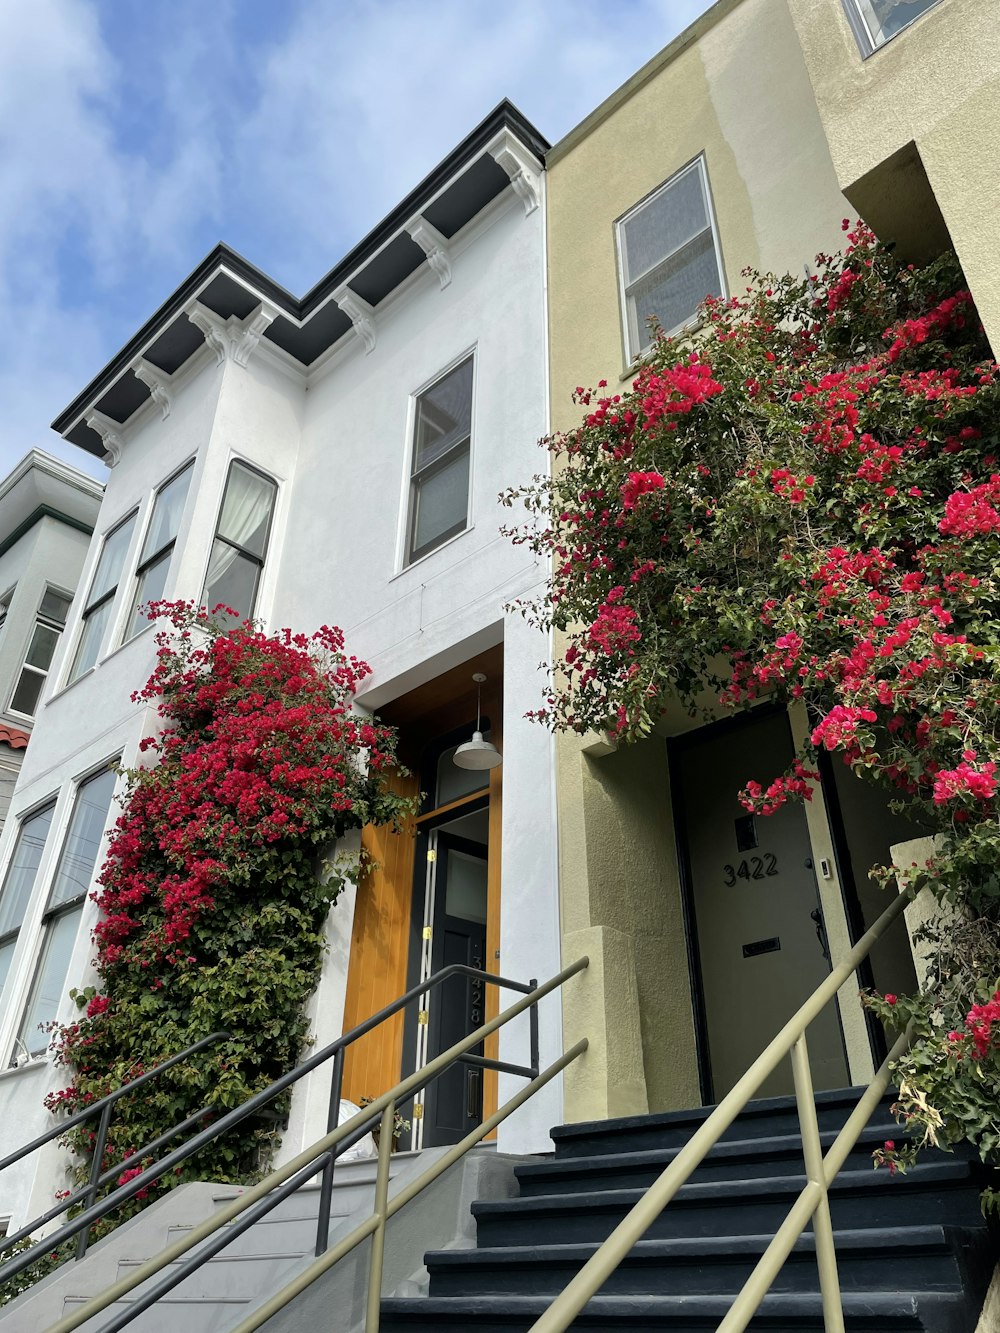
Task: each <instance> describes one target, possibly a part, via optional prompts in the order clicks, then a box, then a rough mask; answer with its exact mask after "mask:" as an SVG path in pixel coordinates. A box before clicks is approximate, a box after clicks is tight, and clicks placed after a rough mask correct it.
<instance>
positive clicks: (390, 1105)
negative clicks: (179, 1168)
mask: <svg viewBox="0 0 1000 1333" xmlns="http://www.w3.org/2000/svg"><path fill="white" fill-rule="evenodd" d="M589 962H590V960H589V958H586V957H583V958H579V959H577V961H576V962H575V963H571V964H570V965H569V967H565V968H563V970H562V971H561V972H559V973H557V974H556V975H555V976H554V977H551V978H550V979H549V980H548V981H546V982H545V983H544V984H543V985H541V986H539V987H538V988H537V989H535V990H532V991H530V992H529V993H528V994H527V995H524V996H522V997H521V999H519V1000H517V1001H516V1002H515V1003H514V1004H512V1005H510V1007H509V1008H507V1009H505V1010H504V1011H503V1012H502V1013H500V1014H498V1015H497V1016H496V1017H495V1018H492V1019H490V1021H489V1022H488V1023H484V1024H483V1025H482V1027H479V1028H477V1029H476V1030H475V1032H472V1033H470V1034H469V1035H468V1036H467V1037H463V1039H462V1040H461V1041H459V1042H456V1043H455V1045H454V1046H451V1047H449V1048H448V1050H446V1051H443V1052H442V1053H441V1054H440V1055H439V1056H437V1057H435V1059H433V1060H431V1061H430V1062H429V1063H428V1064H426V1065H424V1066H423V1068H421V1069H418V1070H417V1071H416V1072H415V1073H413V1074H411V1075H410V1076H409V1077H408V1078H405V1079H403V1080H402V1081H401V1082H400V1083H398V1084H397V1085H396V1086H395V1087H394V1088H391V1089H390V1090H389V1091H388V1092H384V1093H382V1095H381V1096H380V1097H376V1098H375V1099H374V1100H373V1101H372V1102H370V1103H369V1104H368V1105H367V1106H366V1107H365V1108H364V1110H363V1111H359V1112H358V1114H357V1115H354V1116H352V1117H351V1118H350V1120H345V1121H344V1122H343V1124H340V1125H338V1126H337V1127H336V1128H335V1129H333V1130H331V1131H330V1133H329V1134H326V1135H324V1137H323V1138H321V1139H318V1140H317V1141H316V1142H315V1143H314V1144H312V1146H311V1147H309V1148H306V1149H304V1150H303V1151H302V1152H301V1153H299V1154H298V1155H297V1156H296V1157H293V1158H292V1160H291V1161H289V1162H286V1163H285V1165H284V1166H282V1167H279V1168H278V1169H277V1170H275V1171H272V1172H271V1174H270V1175H268V1176H265V1177H264V1179H263V1180H261V1181H260V1182H259V1183H258V1184H256V1185H254V1186H252V1187H251V1188H249V1189H247V1190H246V1191H245V1192H244V1193H243V1194H241V1195H240V1196H239V1197H238V1198H236V1199H233V1200H232V1202H231V1203H228V1204H227V1205H226V1206H225V1207H224V1208H221V1209H219V1211H218V1212H216V1213H213V1214H212V1216H211V1217H209V1218H207V1219H206V1220H205V1221H204V1222H201V1223H199V1225H197V1226H195V1227H192V1228H191V1230H190V1231H189V1232H188V1233H187V1234H186V1235H185V1236H183V1237H182V1238H181V1239H180V1240H177V1241H175V1242H174V1243H173V1244H172V1245H169V1246H168V1247H167V1248H166V1249H165V1250H162V1251H161V1252H160V1253H159V1254H158V1255H154V1257H153V1258H151V1259H148V1260H147V1261H146V1262H145V1263H143V1264H140V1265H138V1266H137V1267H136V1269H135V1270H134V1271H133V1272H132V1273H130V1274H129V1275H128V1276H126V1277H123V1278H120V1279H119V1280H118V1281H117V1282H116V1283H114V1285H113V1286H110V1287H108V1288H106V1289H105V1290H104V1291H102V1292H101V1293H100V1294H99V1295H97V1296H94V1297H92V1298H91V1299H90V1300H89V1301H87V1302H86V1303H85V1304H83V1305H82V1306H80V1307H79V1308H78V1309H77V1310H74V1311H73V1312H72V1313H71V1314H68V1315H65V1316H64V1317H63V1318H62V1319H60V1320H59V1321H58V1323H55V1324H53V1325H51V1327H50V1328H49V1330H48V1333H70V1331H71V1330H72V1329H76V1328H79V1327H80V1325H81V1324H85V1323H86V1322H87V1321H88V1320H89V1319H92V1318H93V1317H94V1316H95V1315H97V1314H100V1312H101V1311H102V1310H106V1309H107V1308H108V1306H109V1305H112V1304H113V1303H114V1302H115V1301H117V1300H120V1299H121V1298H122V1297H123V1296H126V1295H127V1294H128V1293H129V1292H130V1291H133V1290H134V1289H135V1288H136V1287H138V1286H140V1285H141V1284H142V1283H144V1282H147V1281H148V1280H149V1279H150V1278H151V1277H154V1276H155V1275H156V1274H157V1273H160V1272H162V1271H163V1270H164V1269H165V1268H166V1267H167V1266H168V1265H170V1264H173V1263H175V1262H176V1261H177V1260H178V1259H180V1258H181V1256H182V1255H184V1254H187V1252H188V1251H189V1250H191V1249H193V1248H194V1246H196V1245H200V1244H201V1242H202V1241H204V1240H206V1239H207V1238H208V1237H209V1236H211V1235H213V1234H214V1233H215V1232H217V1231H219V1229H220V1228H221V1227H223V1226H225V1225H226V1224H227V1223H228V1222H231V1221H233V1220H234V1219H235V1218H237V1217H239V1215H240V1214H241V1213H243V1212H245V1211H246V1210H247V1209H248V1208H250V1207H251V1206H252V1205H254V1204H256V1203H258V1202H260V1201H261V1200H263V1199H264V1198H265V1197H266V1196H267V1195H269V1194H272V1193H273V1192H274V1191H276V1189H277V1188H278V1187H279V1186H281V1185H283V1184H285V1182H291V1180H292V1177H300V1178H301V1180H300V1183H304V1182H305V1181H306V1180H308V1179H311V1178H312V1177H313V1176H315V1175H316V1174H317V1173H318V1171H319V1170H320V1169H321V1168H322V1166H323V1163H324V1161H325V1160H326V1159H327V1158H328V1157H329V1154H330V1151H331V1149H333V1148H335V1147H336V1146H337V1144H339V1143H341V1142H342V1141H343V1140H345V1139H349V1138H351V1137H352V1136H353V1135H354V1134H356V1132H357V1131H359V1130H360V1129H361V1128H362V1127H363V1126H365V1125H367V1124H368V1123H369V1122H370V1121H371V1120H373V1119H374V1118H375V1117H376V1116H378V1115H379V1114H381V1133H380V1135H379V1158H378V1169H377V1175H376V1184H375V1210H374V1212H373V1214H372V1217H371V1218H370V1219H369V1220H368V1221H367V1222H365V1223H363V1224H362V1225H361V1226H360V1227H358V1228H357V1230H356V1231H355V1232H354V1233H352V1235H351V1236H348V1237H346V1238H345V1239H344V1240H342V1241H340V1242H339V1243H338V1245H336V1246H335V1247H333V1248H332V1249H331V1250H328V1251H327V1252H326V1253H324V1254H323V1255H321V1256H320V1258H319V1259H317V1260H316V1262H315V1263H314V1264H312V1265H311V1266H310V1267H309V1268H308V1269H306V1270H305V1272H304V1273H301V1274H300V1275H299V1276H298V1278H296V1280H295V1281H294V1282H293V1283H291V1284H289V1286H287V1287H285V1288H284V1289H283V1290H282V1291H280V1292H279V1293H278V1294H277V1295H276V1296H275V1297H274V1298H273V1299H272V1300H271V1301H269V1302H268V1304H267V1305H266V1306H263V1307H261V1309H260V1310H257V1311H255V1312H254V1314H252V1315H251V1316H250V1317H249V1318H248V1319H247V1320H245V1321H244V1323H242V1324H241V1325H240V1326H239V1333H247V1331H248V1330H250V1329H253V1328H257V1327H259V1325H260V1324H261V1323H263V1322H264V1320H265V1319H267V1318H270V1316H271V1315H272V1314H274V1313H275V1312H276V1311H277V1310H279V1309H281V1308H282V1307H283V1306H284V1305H286V1304H287V1303H288V1302H289V1301H290V1300H291V1299H292V1298H293V1296H296V1295H297V1294H298V1293H299V1292H300V1291H302V1290H304V1289H305V1287H307V1286H309V1285H310V1283H312V1282H314V1281H315V1280H316V1278H318V1277H319V1276H320V1275H321V1274H322V1273H323V1272H325V1271H326V1269H327V1268H329V1267H330V1266H331V1265H332V1264H334V1263H336V1261H337V1260H338V1259H340V1258H342V1257H343V1255H344V1254H346V1253H348V1252H349V1250H351V1249H353V1248H354V1247H355V1246H356V1245H358V1244H360V1242H361V1241H362V1240H363V1239H364V1238H365V1237H366V1236H368V1235H371V1236H373V1243H372V1253H371V1258H370V1269H369V1288H368V1290H369V1298H368V1309H367V1321H368V1322H367V1323H366V1325H365V1330H366V1333H378V1326H379V1304H380V1302H379V1291H380V1287H381V1280H382V1255H383V1247H384V1238H385V1224H386V1222H387V1221H388V1219H389V1218H390V1217H392V1216H393V1214H395V1213H396V1212H397V1211H398V1210H399V1209H400V1208H401V1207H403V1205H404V1204H405V1203H407V1202H409V1200H410V1199H412V1198H414V1197H415V1196H416V1195H417V1194H419V1193H420V1191H421V1190H423V1189H424V1188H426V1186H427V1185H429V1184H431V1182H432V1181H433V1180H435V1179H436V1178H437V1177H438V1176H439V1175H440V1174H441V1173H442V1172H443V1171H445V1170H447V1168H448V1167H449V1166H451V1165H453V1164H454V1163H455V1162H456V1161H458V1159H459V1158H460V1157H461V1156H463V1155H464V1153H466V1152H467V1151H468V1150H469V1148H471V1147H473V1146H474V1145H475V1144H476V1143H478V1142H479V1141H480V1140H481V1139H482V1138H484V1137H485V1136H486V1135H487V1134H489V1133H490V1131H491V1130H493V1129H495V1128H496V1126H497V1125H499V1124H500V1123H501V1121H503V1120H505V1119H506V1118H507V1116H508V1115H510V1114H511V1113H512V1112H514V1111H516V1110H517V1108H518V1107H519V1106H521V1105H522V1104H523V1103H524V1102H525V1101H527V1100H528V1098H529V1097H532V1096H533V1095H534V1094H535V1093H536V1092H537V1091H538V1089H539V1088H541V1087H543V1086H544V1085H545V1084H546V1083H548V1082H549V1081H550V1080H551V1079H553V1078H554V1077H555V1076H556V1074H558V1073H559V1072H560V1071H561V1070H562V1069H565V1067H566V1066H567V1065H568V1064H570V1063H571V1062H572V1061H573V1060H575V1059H576V1058H577V1057H578V1056H579V1055H582V1053H583V1052H584V1051H585V1050H586V1049H587V1041H586V1039H584V1040H582V1041H579V1042H577V1043H576V1045H575V1046H573V1047H572V1048H571V1049H570V1050H568V1051H566V1052H565V1053H564V1054H563V1055H561V1056H560V1057H559V1059H558V1060H555V1061H554V1062H553V1063H552V1064H551V1065H549V1066H548V1068H547V1069H544V1070H543V1071H542V1072H541V1073H540V1074H538V1075H537V1077H535V1078H533V1079H532V1080H531V1081H530V1082H529V1083H527V1084H526V1085H525V1086H524V1087H523V1088H521V1089H520V1091H519V1092H518V1093H517V1094H516V1095H515V1096H514V1097H512V1098H511V1099H510V1100H509V1101H508V1102H505V1103H504V1105H503V1106H502V1107H500V1108H499V1110H497V1111H495V1112H494V1113H493V1115H491V1116H489V1117H488V1119H486V1120H485V1121H484V1122H483V1123H482V1124H481V1125H479V1126H478V1127H477V1128H476V1129H475V1130H474V1131H473V1132H472V1133H471V1134H468V1135H466V1137H465V1138H464V1139H462V1141H461V1142H460V1143H457V1144H455V1145H454V1147H452V1148H451V1149H449V1151H448V1152H447V1153H445V1154H444V1156H443V1157H441V1158H440V1159H439V1160H438V1161H437V1162H436V1163H435V1164H434V1165H433V1166H432V1167H431V1168H430V1169H429V1170H427V1171H425V1172H424V1173H423V1174H422V1175H421V1176H419V1177H418V1178H417V1179H416V1180H414V1181H412V1182H411V1183H410V1184H409V1185H407V1187H406V1188H405V1189H404V1190H402V1191H401V1192H400V1194H398V1195H397V1196H396V1197H395V1198H393V1199H392V1200H391V1201H390V1200H389V1199H388V1187H389V1154H390V1152H391V1150H392V1126H393V1115H394V1113H395V1108H396V1106H397V1105H398V1104H399V1103H401V1102H405V1101H406V1100H407V1098H408V1097H409V1096H410V1095H411V1094H412V1093H414V1092H416V1091H418V1090H419V1089H420V1088H422V1087H424V1086H425V1085H426V1084H428V1083H430V1082H431V1081H432V1080H433V1079H434V1078H436V1077H437V1076H438V1075H439V1074H441V1073H443V1072H444V1070H445V1069H447V1068H448V1067H449V1066H450V1065H452V1064H454V1063H455V1062H456V1061H457V1060H459V1059H461V1057H462V1056H463V1055H465V1054H466V1053H467V1052H469V1051H471V1050H472V1049H473V1048H474V1047H476V1046H478V1045H479V1044H480V1042H482V1041H483V1040H485V1038H486V1037H488V1036H490V1035H491V1034H492V1033H494V1032H496V1031H498V1030H499V1029H500V1028H501V1027H503V1026H504V1025H505V1024H506V1023H509V1022H510V1021H511V1020H512V1019H514V1018H517V1017H518V1016H519V1015H520V1014H522V1013H524V1012H525V1010H527V1009H530V1008H531V1007H532V1006H533V1005H536V1004H537V1003H538V1001H539V1000H542V999H544V998H545V996H546V995H549V994H551V992H552V991H554V990H557V989H558V988H559V987H560V986H562V985H563V984H564V983H565V982H566V981H568V980H569V978H570V977H573V976H575V975H576V974H577V973H578V972H582V971H583V970H584V969H585V968H586V967H587V966H588V965H589ZM235 1234H236V1232H235V1229H234V1235H235ZM331 1256H332V1257H331ZM178 1280H179V1279H178ZM373 1292H374V1293H375V1295H374V1298H373V1296H372V1293H373ZM138 1313H139V1311H138V1310H136V1311H135V1314H138ZM128 1318H129V1316H128V1315H125V1316H123V1317H121V1319H120V1320H113V1321H112V1327H116V1328H117V1327H121V1326H122V1325H123V1324H124V1323H125V1322H127V1321H128Z"/></svg>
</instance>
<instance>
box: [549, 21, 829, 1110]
mask: <svg viewBox="0 0 1000 1333" xmlns="http://www.w3.org/2000/svg"><path fill="white" fill-rule="evenodd" d="M700 153H704V154H705V158H706V164H707V168H708V175H709V180H710V185H711V192H712V199H713V204H714V208H715V214H716V222H717V226H718V231H719V235H720V240H721V247H722V255H723V262H724V266H725V274H726V281H727V284H728V290H729V291H730V292H735V291H739V290H740V289H741V288H742V287H743V286H744V285H745V282H744V280H743V279H742V278H741V270H742V269H743V268H745V267H747V266H753V267H756V268H760V269H763V270H774V271H777V272H786V271H795V272H800V271H801V270H802V266H803V265H804V264H805V263H807V262H808V261H810V260H811V259H812V258H813V256H814V255H815V254H816V253H817V252H818V251H820V250H831V249H834V248H836V247H837V246H838V245H839V243H840V241H841V239H842V235H841V231H840V221H841V219H842V218H843V217H845V216H847V214H848V212H849V206H848V205H847V203H846V201H845V200H844V198H843V196H842V195H841V193H840V190H839V188H838V185H837V179H836V175H835V172H834V169H833V164H832V162H831V160H830V155H829V152H828V149H827V146H826V141H825V138H824V134H823V127H822V124H821V122H820V118H819V114H818V112H817V109H816V105H815V101H814V98H813V92H812V87H811V85H810V81H809V76H808V73H807V71H806V68H805V64H804V62H803V58H802V51H801V48H800V46H799V42H798V38H797V35H796V31H795V28H794V26H793V24H792V21H791V17H790V15H789V12H788V8H787V5H786V3H785V0H719V3H718V4H716V5H715V6H714V8H713V9H711V10H710V11H709V12H708V13H707V14H706V15H705V16H704V17H703V18H702V19H701V20H699V21H698V23H696V24H695V25H694V27H693V28H692V29H690V30H689V31H688V32H687V33H686V34H684V35H683V36H682V37H681V38H680V39H678V41H677V42H675V43H673V45H672V46H671V47H668V48H667V49H666V51H664V52H663V53H661V55H660V56H658V57H657V58H656V59H655V60H654V61H652V62H651V63H650V65H648V66H646V68H645V69H644V70H642V71H640V72H639V73H638V74H637V75H636V76H635V77H634V78H633V79H631V80H630V81H629V83H628V84H626V85H625V87H624V88H623V89H621V90H620V91H619V93H617V94H615V95H614V96H613V97H612V98H610V99H609V101H608V102H607V103H605V104H604V105H603V106H602V107H600V108H598V110H597V111H596V112H595V113H594V114H593V115H592V116H590V117H589V118H588V119H587V120H586V121H584V122H583V124H582V125H581V126H580V127H578V128H577V130H575V131H574V132H573V133H572V134H570V135H569V136H568V137H567V139H565V140H564V141H563V142H561V143H559V144H557V145H556V146H555V147H554V149H553V150H552V152H551V154H550V157H549V161H548V164H547V165H548V177H547V200H548V203H547V207H548V246H549V255H548V258H549V318H550V347H551V383H552V417H553V425H554V427H555V428H556V429H563V428H566V427H568V426H570V425H572V424H573V423H574V422H575V421H576V420H577V419H578V412H577V409H575V408H574V407H573V405H572V403H571V401H570V394H571V391H572V389H573V387H574V386H575V385H578V384H583V385H594V384H596V383H597V381H598V380H599V379H607V380H608V381H609V383H610V384H612V385H615V386H617V384H618V383H619V381H621V380H623V379H627V378H628V375H627V374H626V373H623V372H625V371H626V367H625V366H624V349H623V339H622V329H621V316H620V305H619V287H618V273H617V263H616V254H615V236H614V222H615V220H616V219H617V218H618V217H620V216H621V215H622V214H623V213H625V212H626V211H627V210H628V209H629V208H631V207H632V205H634V204H635V203H637V202H638V201H639V200H641V199H642V198H643V197H644V196H645V195H647V194H648V193H649V192H650V191H651V190H654V189H656V188H657V186H659V185H661V184H662V183H663V182H664V181H665V180H667V179H668V178H669V177H670V176H671V175H673V174H674V173H675V172H676V171H677V170H679V169H680V168H681V167H683V166H684V165H685V164H686V163H687V162H689V161H691V160H692V159H693V158H694V157H696V156H697V155H698V154H700ZM557 775H558V776H557V781H558V797H559V812H560V813H559V819H560V883H561V889H560V892H561V910H562V929H563V941H564V952H565V957H566V958H567V959H568V958H575V957H577V956H579V955H580V954H581V953H584V952H585V953H587V954H589V955H590V958H591V965H590V968H589V969H588V971H587V973H585V974H584V975H583V976H582V977H580V978H578V979H576V980H575V981H574V983H573V989H572V992H571V993H570V994H568V995H567V997H566V1004H565V1007H564V1026H565V1037H566V1040H567V1042H569V1041H575V1040H576V1039H577V1038H578V1037H579V1036H583V1035H586V1036H588V1037H589V1038H590V1041H591V1045H590V1049H589V1051H588V1053H587V1055H586V1056H585V1057H584V1059H583V1060H581V1061H578V1062H577V1063H576V1064H574V1065H573V1066H572V1067H571V1069H570V1070H568V1071H567V1073H566V1076H565V1078H566V1082H565V1097H566V1117H567V1119H570V1120H574V1119H576V1120H579V1119H588V1118H600V1117H604V1116H611V1115H627V1114H640V1113H643V1112H645V1111H658V1110H669V1109H673V1108H677V1107H683V1106H691V1105H696V1104H697V1103H698V1102H699V1100H700V1097H699V1085H698V1072H697V1062H696V1058H695V1041H694V1021H693V1012H692V1003H691V983H690V976H689V971H688V963H687V952H686V943H685V934H684V926H683V919H682V909H681V896H680V883H679V872H678V861H677V851H676V846H675V840H674V829H673V826H672V822H671V815H670V794H669V776H668V771H667V756H666V746H665V742H664V740H663V739H662V738H652V739H650V740H647V741H645V742H643V743H641V744H639V745H636V746H633V747H629V748H627V749H622V750H620V751H618V752H616V753H612V754H607V755H605V756H603V757H595V756H594V755H593V754H592V753H590V752H588V751H587V749H586V747H585V746H584V745H583V744H582V743H581V742H580V741H579V740H578V739H577V738H573V737H570V738H567V737H564V738H562V739H561V740H560V742H559V745H558V748H557ZM748 1054H749V1055H752V1054H754V1053H748Z"/></svg>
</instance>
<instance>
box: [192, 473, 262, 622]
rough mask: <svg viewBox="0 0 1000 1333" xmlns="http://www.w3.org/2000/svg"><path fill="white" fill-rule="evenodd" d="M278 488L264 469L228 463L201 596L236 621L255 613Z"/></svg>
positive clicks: (208, 605) (204, 602)
mask: <svg viewBox="0 0 1000 1333" xmlns="http://www.w3.org/2000/svg"><path fill="white" fill-rule="evenodd" d="M277 490H278V487H277V483H276V482H274V481H272V480H271V478H270V477H266V476H264V474H263V473H262V472H258V471H257V470H256V469H255V468H252V467H249V466H248V465H247V464H246V463H240V462H237V461H236V460H235V459H234V460H233V462H232V463H230V465H229V476H228V477H227V478H226V489H225V492H224V493H223V496H222V506H221V508H220V510H219V521H218V524H217V525H216V529H215V540H214V541H213V542H212V554H211V557H210V558H209V562H208V573H207V575H206V576H205V588H204V592H203V593H202V598H201V600H202V604H203V605H204V606H206V607H207V608H208V610H209V611H212V610H213V609H214V608H215V607H216V606H219V605H222V606H225V607H229V608H230V609H231V610H232V611H233V612H235V614H236V618H237V620H249V619H250V618H251V616H252V615H253V613H254V607H255V605H256V601H257V591H258V588H259V586H260V575H261V571H262V570H263V568H264V557H265V556H266V554H267V542H268V537H269V535H270V529H271V516H272V514H273V512H274V498H275V495H276V494H277Z"/></svg>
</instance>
